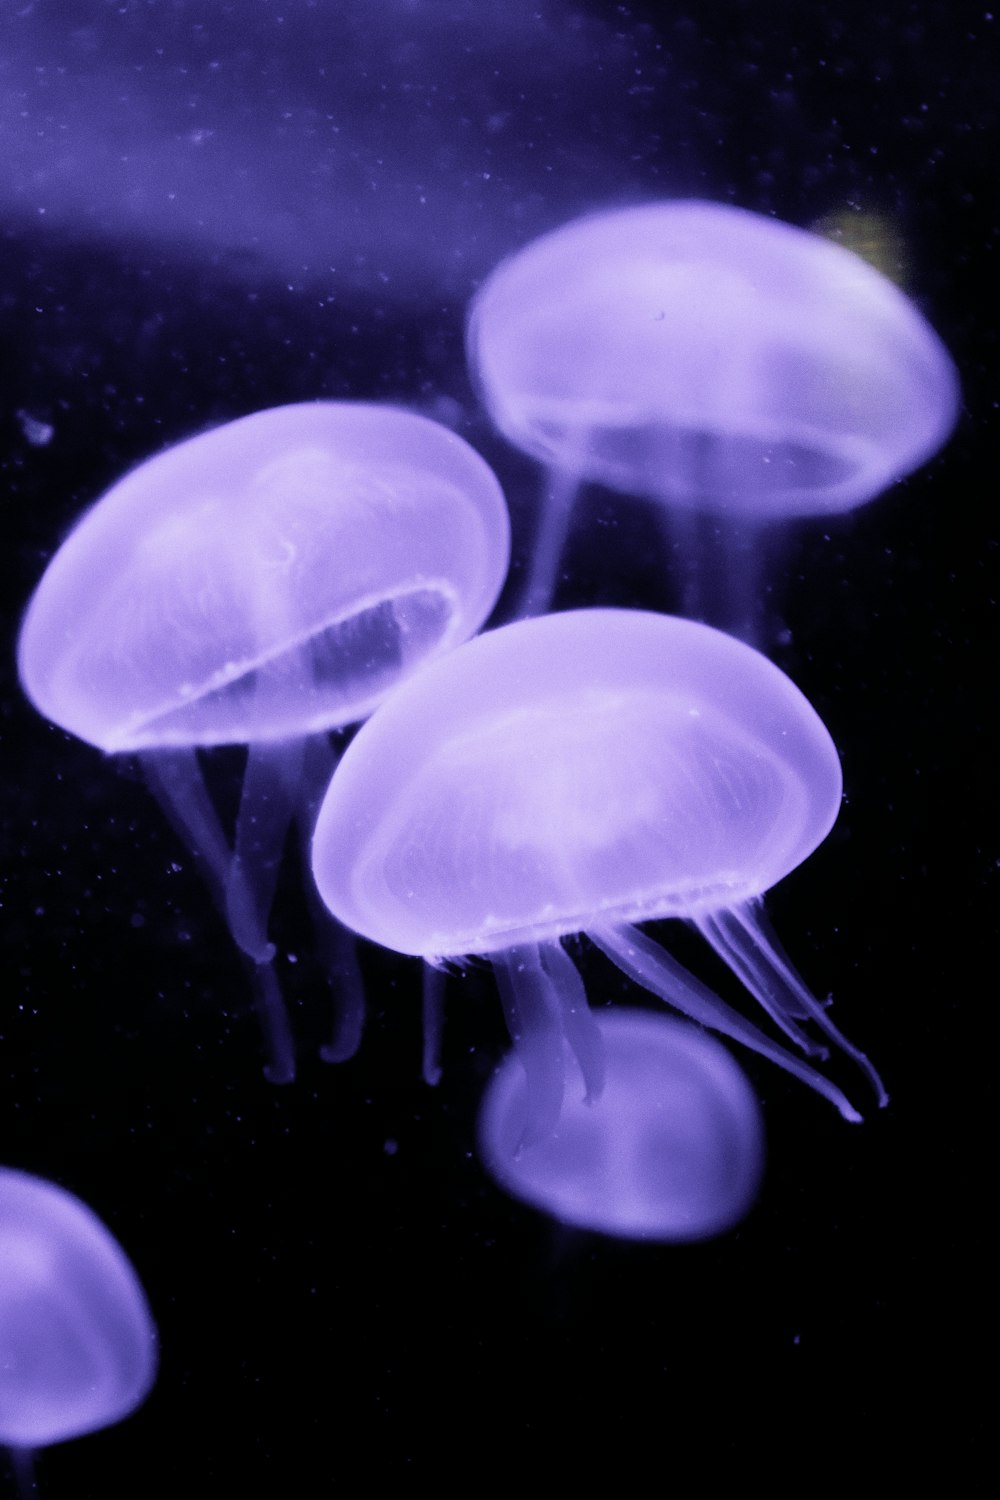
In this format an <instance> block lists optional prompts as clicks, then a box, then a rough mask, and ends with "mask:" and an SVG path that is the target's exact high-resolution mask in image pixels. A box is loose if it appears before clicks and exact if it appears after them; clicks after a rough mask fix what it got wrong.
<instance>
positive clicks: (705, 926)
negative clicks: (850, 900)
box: [695, 903, 889, 1109]
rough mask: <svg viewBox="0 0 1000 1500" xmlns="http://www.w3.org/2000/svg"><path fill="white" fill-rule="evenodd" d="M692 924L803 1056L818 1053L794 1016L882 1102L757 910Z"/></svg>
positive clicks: (860, 1057)
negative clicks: (846, 1060) (821, 1036)
mask: <svg viewBox="0 0 1000 1500" xmlns="http://www.w3.org/2000/svg"><path fill="white" fill-rule="evenodd" d="M695 926H696V927H697V928H698V931H699V932H700V933H701V934H702V936H703V937H704V938H705V939H706V940H707V941H708V942H709V943H711V945H712V947H713V948H714V949H715V951H716V953H718V955H719V957H720V958H722V959H723V960H724V961H725V962H726V963H728V964H729V965H730V967H731V968H733V969H734V970H735V971H736V973H737V974H738V975H739V977H740V978H741V979H742V981H743V983H744V984H745V985H746V987H747V989H748V990H749V991H750V993H751V994H752V995H754V996H755V997H756V998H757V999H758V1000H759V1001H760V1003H761V1005H763V1006H764V1008H765V1009H766V1010H767V1012H768V1014H769V1015H771V1016H773V1017H774V1020H775V1021H776V1022H777V1023H778V1025H779V1026H780V1027H782V1029H783V1030H784V1031H786V1032H787V1033H788V1035H789V1036H790V1037H791V1038H792V1039H793V1041H797V1042H798V1043H799V1045H800V1046H802V1047H803V1048H804V1050H805V1051H807V1052H816V1051H817V1050H818V1049H817V1048H816V1047H815V1046H814V1045H812V1044H810V1043H809V1042H808V1039H805V1041H803V1039H802V1038H803V1033H802V1032H800V1030H799V1028H798V1027H797V1026H795V1025H794V1023H793V1022H792V1019H791V1018H792V1017H793V1016H797V1017H798V1018H799V1019H800V1020H801V1019H808V1020H810V1021H813V1022H815V1024H816V1025H817V1026H818V1027H819V1028H820V1030H821V1031H823V1032H825V1034H826V1035H827V1036H828V1037H829V1038H830V1040H831V1042H833V1043H834V1045H835V1046H837V1047H839V1048H840V1050H841V1051H842V1052H845V1053H846V1054H847V1056H848V1057H850V1058H852V1059H853V1061H854V1062H855V1063H857V1065H858V1067H859V1068H860V1069H861V1071H862V1072H863V1073H864V1074H865V1076H866V1078H867V1079H868V1081H869V1083H870V1084H871V1086H872V1088H873V1090H874V1091H875V1097H876V1099H877V1100H878V1104H879V1108H880V1109H882V1108H884V1106H885V1105H886V1104H888V1102H889V1095H888V1094H887V1093H886V1090H885V1086H884V1084H883V1083H882V1080H881V1078H880V1077H879V1075H878V1073H877V1072H876V1070H875V1068H874V1067H873V1066H872V1064H871V1063H870V1062H869V1060H868V1058H867V1057H866V1056H865V1054H864V1053H863V1052H861V1051H860V1050H859V1049H858V1048H857V1047H855V1046H853V1045H852V1043H850V1042H849V1041H848V1040H847V1038H846V1037H845V1036H844V1035H843V1033H842V1032H841V1031H840V1029H839V1027H837V1026H835V1025H834V1023H833V1021H832V1020H831V1019H830V1016H829V1014H828V1012H827V1011H826V1009H825V1008H824V1006H822V1005H821V1004H820V1002H819V1001H818V1000H817V999H816V997H815V996H814V995H813V994H812V992H811V991H810V989H809V987H808V985H806V983H805V981H804V980H803V979H802V977H801V975H799V974H798V973H797V972H796V970H795V969H794V967H793V966H792V964H791V963H790V962H789V960H788V958H787V957H786V956H785V954H784V953H783V952H782V949H781V947H780V945H779V944H778V943H777V942H776V940H775V939H774V938H773V937H772V936H771V934H770V933H769V932H768V929H767V923H766V920H765V918H764V914H763V909H762V908H760V909H758V908H757V907H756V906H755V904H753V903H747V904H744V905H741V906H736V907H734V908H733V909H732V910H731V911H725V912H715V913H713V914H712V915H711V916H707V917H699V918H697V919H696V921H695Z"/></svg>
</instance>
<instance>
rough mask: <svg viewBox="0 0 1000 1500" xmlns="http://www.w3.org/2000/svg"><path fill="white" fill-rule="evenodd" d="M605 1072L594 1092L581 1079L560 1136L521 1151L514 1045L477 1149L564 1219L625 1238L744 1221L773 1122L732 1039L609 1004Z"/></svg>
mask: <svg viewBox="0 0 1000 1500" xmlns="http://www.w3.org/2000/svg"><path fill="white" fill-rule="evenodd" d="M595 1019H596V1022H597V1028H598V1030H599V1032H600V1035H601V1040H602V1042H603V1044H604V1056H605V1066H606V1078H605V1083H604V1088H603V1090H602V1092H601V1095H600V1097H599V1098H598V1099H594V1100H591V1101H589V1102H588V1101H587V1099H586V1097H585V1094H586V1089H585V1086H584V1084H583V1079H582V1076H581V1075H580V1071H579V1067H578V1066H577V1063H576V1060H575V1058H574V1056H573V1053H572V1050H571V1049H570V1048H569V1047H564V1066H565V1070H566V1076H567V1079H569V1080H571V1081H572V1085H573V1086H571V1087H570V1088H569V1089H568V1090H567V1094H566V1099H565V1101H564V1103H563V1108H562V1113H561V1114H560V1117H559V1122H558V1124H557V1125H556V1127H555V1129H554V1130H553V1132H552V1134H551V1135H549V1136H546V1137H545V1139H543V1140H540V1141H536V1143H535V1144H534V1145H533V1146H529V1147H526V1148H524V1149H521V1141H522V1138H523V1136H524V1133H525V1127H526V1123H527V1121H528V1117H529V1107H528V1100H527V1096H526V1078H525V1072H524V1069H523V1068H522V1066H521V1062H520V1059H519V1058H518V1055H517V1053H516V1052H513V1053H511V1054H510V1055H509V1056H508V1057H507V1058H506V1059H505V1060H504V1062H503V1063H501V1065H500V1067H499V1069H498V1070H497V1072H496V1074H495V1076H494V1078H493V1080H492V1082H491V1083H490V1085H489V1087H488V1088H487V1090H486V1093H485V1094H484V1096H483V1101H482V1105H481V1107H480V1112H479V1129H478V1134H479V1154H480V1156H481V1157H482V1159H483V1162H484V1164H485V1166H486V1168H487V1170H488V1171H489V1172H490V1173H491V1175H492V1176H493V1177H494V1178H495V1179H496V1181H497V1182H498V1183H499V1184H500V1186H501V1187H503V1188H505V1189H506V1190H507V1192H509V1193H510V1194H511V1195H512V1196H513V1197H515V1198H520V1199H522V1200H523V1201H524V1202H526V1203H530V1204H532V1205H533V1206H534V1207H536V1208H540V1209H542V1210H543V1212H545V1213H547V1214H550V1215H551V1216H552V1218H554V1219H559V1220H561V1221H562V1222H563V1223H565V1224H572V1225H575V1226H577V1227H578V1228H580V1229H596V1230H599V1231H600V1232H601V1233H602V1234H609V1235H614V1236H615V1237H617V1238H620V1239H645V1240H664V1241H684V1240H702V1239H708V1238H709V1237H710V1236H712V1235H715V1234H721V1233H722V1231H723V1230H725V1229H729V1228H731V1227H732V1226H733V1225H734V1224H736V1223H738V1222H739V1220H740V1219H741V1218H743V1216H744V1215H745V1214H746V1213H747V1212H748V1211H749V1209H750V1207H751V1205H752V1203H753V1201H754V1198H755V1197H756V1194H757V1188H758V1186H759V1183H760V1177H761V1171H762V1168H763V1157H764V1127H763V1122H762V1120H761V1116H760V1109H759V1107H758V1104H757V1100H756V1097H755V1095H754V1093H753V1090H752V1089H751V1087H750V1085H749V1083H748V1082H747V1080H746V1078H745V1077H744V1075H743V1073H742V1071H741V1070H740V1069H739V1068H738V1067H737V1065H736V1064H735V1063H734V1062H733V1060H732V1058H731V1057H730V1056H729V1054H728V1053H727V1052H726V1050H725V1048H724V1047H722V1046H720V1044H719V1043H718V1042H716V1041H714V1040H713V1039H712V1038H711V1037H709V1036H707V1035H706V1034H705V1033H704V1032H702V1031H699V1030H697V1029H696V1028H695V1027H693V1026H689V1025H687V1024H686V1023H684V1022H682V1021H673V1020H669V1019H668V1018H667V1017H666V1016H656V1015H650V1014H649V1012H647V1011H638V1010H614V1011H608V1010H605V1011H601V1012H600V1014H599V1015H598V1016H596V1017H595Z"/></svg>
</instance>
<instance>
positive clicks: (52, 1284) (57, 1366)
mask: <svg viewBox="0 0 1000 1500" xmlns="http://www.w3.org/2000/svg"><path fill="white" fill-rule="evenodd" d="M156 1363H157V1340H156V1329H155V1328H154V1326H153V1320H152V1318H151V1316H150V1312H149V1307H148V1304H147V1302H146V1297H145V1293H144V1292H143V1290H142V1287H141V1286H140V1284H139V1280H138V1277H137V1276H136V1274H135V1271H134V1270H133V1268H132V1265H131V1263H130V1262H129V1260H128V1258H127V1256H126V1255H125V1252H124V1251H123V1250H122V1248H121V1246H120V1245H119V1244H118V1242H117V1241H116V1240H115V1239H114V1238H113V1237H112V1235H111V1234H110V1233H109V1232H108V1230H107V1229H106V1228H105V1226H104V1225H103V1224H102V1223H101V1221H100V1219H99V1218H98V1217H97V1215H96V1214H94V1213H93V1212H92V1211H91V1209H89V1208H88V1207H87V1206H86V1204H85V1203H81V1202H80V1200H79V1198H75V1197H73V1195H72V1194H71V1193H67V1192H64V1191H63V1189H62V1188H59V1187H56V1185H55V1184H54V1183H52V1182H46V1181H45V1180H44V1179H42V1178H40V1177H32V1176H29V1175H28V1174H27V1173H26V1172H19V1171H15V1170H13V1169H11V1168H9V1167H4V1168H0V1443H6V1444H7V1445H8V1446H10V1447H12V1448H36V1447H41V1446H43V1445H45V1444H47V1443H59V1442H62V1441H63V1440H64V1439H66V1438H73V1437H79V1436H81V1435H82V1434H83V1433H85V1432H94V1431H96V1430H97V1429H98V1428H100V1427H109V1426H111V1424H112V1423H113V1422H120V1421H121V1419H122V1418H123V1417H127V1416H128V1414H129V1413H130V1412H132V1411H134V1410H135V1408H136V1407H137V1406H138V1405H139V1404H140V1403H141V1402H142V1401H144V1400H145V1398H146V1396H147V1395H148V1393H149V1390H150V1388H151V1386H152V1384H153V1381H154V1379H155V1378H156Z"/></svg>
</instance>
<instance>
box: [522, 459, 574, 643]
mask: <svg viewBox="0 0 1000 1500" xmlns="http://www.w3.org/2000/svg"><path fill="white" fill-rule="evenodd" d="M579 488H580V477H579V474H577V473H576V472H575V471H574V470H572V469H563V468H556V467H555V466H553V467H551V468H550V469H549V470H548V473H547V474H546V477H545V492H544V494H543V496H542V506H541V516H540V518H539V522H538V531H537V533H536V535H535V537H534V540H533V542H532V548H531V560H530V562H529V564H528V569H527V578H526V579H525V582H524V586H523V588H522V590H521V598H520V603H519V605H518V607H517V610H516V612H515V618H516V619H519V620H520V619H524V618H526V617H527V616H529V615H543V614H545V612H546V611H547V610H548V609H549V608H550V607H551V604H552V598H553V595H554V594H555V591H556V588H557V587H558V577H557V575H558V572H559V564H560V562H561V560H562V555H563V552H564V550H565V547H566V538H567V535H568V534H569V528H570V521H571V520H572V516H573V506H574V503H575V501H576V495H577V491H578V490H579Z"/></svg>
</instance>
